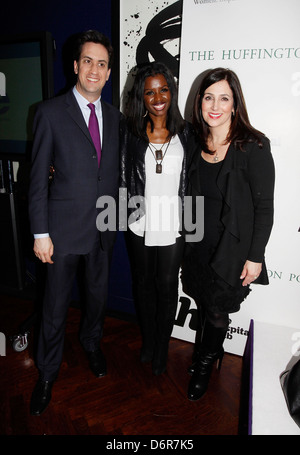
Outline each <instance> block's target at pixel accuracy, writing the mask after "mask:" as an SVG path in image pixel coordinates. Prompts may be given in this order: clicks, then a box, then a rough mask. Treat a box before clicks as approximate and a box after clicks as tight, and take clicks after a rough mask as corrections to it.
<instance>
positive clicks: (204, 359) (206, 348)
mask: <svg viewBox="0 0 300 455" xmlns="http://www.w3.org/2000/svg"><path fill="white" fill-rule="evenodd" d="M227 328H228V327H215V326H213V325H212V324H211V323H210V322H209V320H206V321H205V326H204V330H203V336H202V341H201V346H200V351H199V355H198V358H197V361H196V365H195V369H194V372H193V376H192V378H191V380H190V383H189V388H188V398H189V400H191V401H196V400H199V398H201V397H202V396H203V395H204V394H205V392H206V390H207V388H208V383H209V379H210V376H211V372H212V367H213V364H214V363H215V362H216V361H217V362H218V363H217V366H218V368H219V369H220V368H221V363H222V359H223V355H224V348H223V343H224V340H225V337H226V333H227Z"/></svg>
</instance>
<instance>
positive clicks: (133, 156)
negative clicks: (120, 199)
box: [121, 62, 192, 375]
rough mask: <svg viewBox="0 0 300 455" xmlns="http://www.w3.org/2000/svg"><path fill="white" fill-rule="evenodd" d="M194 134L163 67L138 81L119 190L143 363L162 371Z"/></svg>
mask: <svg viewBox="0 0 300 455" xmlns="http://www.w3.org/2000/svg"><path fill="white" fill-rule="evenodd" d="M190 141H192V134H191V130H190V126H189V124H187V123H186V122H185V121H184V120H183V118H182V116H181V114H180V111H179V109H178V105H177V87H176V82H175V79H174V77H173V75H172V73H171V72H170V70H169V69H168V68H167V67H166V66H165V65H164V64H162V63H156V62H153V63H148V64H146V65H144V66H142V67H141V68H140V69H139V70H138V72H137V74H136V77H135V82H134V86H133V88H132V90H131V93H130V96H129V101H128V105H127V112H126V127H125V128H124V136H123V141H122V153H121V186H122V187H123V188H126V189H127V197H128V201H129V202H128V206H129V207H130V208H131V211H132V213H130V215H129V222H128V225H129V226H128V227H129V229H128V238H129V254H130V255H131V257H132V263H133V282H134V284H135V285H136V286H135V289H136V303H137V315H138V318H139V323H140V328H141V334H142V350H141V361H142V362H152V370H153V373H154V374H156V375H159V374H162V373H163V372H164V371H165V370H166V365H167V357H168V346H169V340H170V336H171V334H172V329H173V325H174V321H175V316H176V309H177V302H178V274H179V268H180V264H181V259H182V254H183V247H184V238H183V236H182V235H181V222H182V219H183V217H182V212H183V205H184V196H185V195H186V186H187V183H186V173H187V162H188V161H187V150H188V149H190V147H191V145H188V142H190Z"/></svg>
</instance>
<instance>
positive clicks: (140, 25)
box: [120, 0, 300, 355]
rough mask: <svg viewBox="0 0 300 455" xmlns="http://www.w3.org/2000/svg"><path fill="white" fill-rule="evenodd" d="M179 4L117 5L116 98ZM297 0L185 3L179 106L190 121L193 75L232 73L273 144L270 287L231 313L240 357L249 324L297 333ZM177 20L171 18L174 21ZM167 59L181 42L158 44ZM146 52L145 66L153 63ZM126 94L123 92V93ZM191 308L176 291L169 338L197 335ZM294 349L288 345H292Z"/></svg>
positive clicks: (230, 341) (233, 343) (231, 340)
mask: <svg viewBox="0 0 300 455" xmlns="http://www.w3.org/2000/svg"><path fill="white" fill-rule="evenodd" d="M174 3H178V2H176V1H163V0H151V1H149V2H146V1H139V0H126V1H125V0H121V1H120V68H121V70H120V93H121V95H123V91H124V90H125V95H126V90H127V88H125V87H127V84H128V83H129V86H130V83H131V82H130V79H131V70H132V68H133V67H134V66H135V65H136V48H137V46H138V44H139V43H140V41H141V40H142V39H143V37H144V36H145V33H146V30H147V25H148V23H149V21H151V20H152V19H153V18H154V17H155V16H156V15H158V14H159V13H161V12H162V11H163V10H164V9H166V8H168V7H169V6H170V5H172V4H174ZM299 18H300V1H299V0H285V1H283V0H183V17H182V31H181V47H180V72H179V102H180V108H181V110H182V113H183V114H184V116H185V118H186V119H189V113H190V107H191V102H192V101H191V100H192V98H193V93H194V91H195V84H196V82H197V78H198V76H199V75H200V74H201V73H203V72H204V71H205V70H207V69H209V68H214V67H217V66H223V67H224V66H225V67H228V68H230V69H232V70H234V71H235V72H236V73H237V74H238V76H239V78H240V80H241V84H242V87H243V91H244V95H245V98H246V103H247V108H248V112H249V116H250V120H251V122H252V124H253V125H254V127H256V128H257V129H260V130H261V131H263V132H264V133H265V134H266V135H267V136H268V137H269V138H270V140H271V145H272V153H273V157H274V161H275V167H276V188H275V224H274V228H273V231H272V235H271V239H270V241H269V244H268V246H267V251H266V262H267V268H268V274H269V279H270V285H269V286H259V285H256V286H255V285H253V286H252V288H253V291H252V293H251V294H250V296H249V297H248V298H247V300H246V301H245V302H244V303H243V307H242V310H241V311H240V312H239V313H237V314H235V315H231V316H232V317H231V320H232V322H231V325H230V328H229V331H228V337H227V339H226V341H225V349H226V350H227V351H228V352H232V353H235V354H239V355H241V354H243V351H244V346H245V342H246V339H247V334H248V328H249V323H250V319H254V320H257V321H262V322H268V323H274V324H280V325H285V326H289V327H299V328H300V259H299V255H300V248H299V246H300V232H298V229H299V226H300V210H299V208H300V207H299V197H300V179H299V169H300V133H299V131H300V32H299ZM173 22H174V20H173ZM161 44H162V46H163V47H164V48H165V49H167V50H168V51H169V52H170V53H171V54H172V55H176V54H178V53H179V39H169V40H165V41H164V42H162V43H161ZM153 59H154V58H153V56H152V55H150V54H149V60H153ZM124 88H125V89H124ZM195 328H196V327H195V303H194V302H193V301H192V300H191V299H190V298H189V297H188V296H186V295H184V294H183V292H182V290H181V288H180V299H179V304H178V311H177V319H176V324H175V327H174V330H173V336H174V337H177V338H180V339H184V340H187V341H194V337H195ZM291 344H292V343H291Z"/></svg>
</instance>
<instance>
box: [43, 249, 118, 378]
mask: <svg viewBox="0 0 300 455" xmlns="http://www.w3.org/2000/svg"><path fill="white" fill-rule="evenodd" d="M111 253H112V249H111V250H109V251H103V250H102V249H101V247H100V242H97V245H95V247H94V248H93V250H92V251H91V252H89V253H88V254H83V255H74V254H59V253H54V255H53V257H52V259H53V262H54V263H53V264H47V279H46V287H45V297H44V302H43V311H42V320H41V327H40V334H39V341H38V347H37V367H38V369H39V373H40V378H41V379H42V380H43V381H54V380H55V379H56V377H57V375H58V372H59V368H60V365H61V362H62V358H63V348H64V337H65V326H66V321H67V314H68V308H69V304H70V300H71V295H72V289H73V286H74V282H75V279H76V274H77V270H78V265H79V260H80V258H81V257H83V259H84V266H85V297H86V298H85V302H84V303H85V305H84V308H83V321H82V326H81V330H80V341H81V344H82V346H83V348H84V349H85V351H94V350H95V349H98V348H99V344H100V339H101V338H102V332H103V323H104V316H105V310H106V305H107V294H108V279H109V269H110V262H111Z"/></svg>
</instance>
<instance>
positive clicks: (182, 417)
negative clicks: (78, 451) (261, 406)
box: [0, 295, 242, 436]
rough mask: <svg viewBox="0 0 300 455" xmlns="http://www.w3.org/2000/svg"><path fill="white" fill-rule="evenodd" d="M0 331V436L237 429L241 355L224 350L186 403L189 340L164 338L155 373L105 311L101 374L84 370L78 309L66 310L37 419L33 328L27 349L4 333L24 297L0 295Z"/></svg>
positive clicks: (26, 312)
mask: <svg viewBox="0 0 300 455" xmlns="http://www.w3.org/2000/svg"><path fill="white" fill-rule="evenodd" d="M0 299H1V300H0V332H2V333H4V334H5V336H6V356H2V357H1V358H0V362H1V375H0V434H2V435H12V436H13V435H81V436H83V435H107V436H112V435H119V436H121V435H152V436H153V435H157V436H163V435H168V436H176V435H177V436H179V435H181V436H184V435H191V436H192V435H238V434H239V415H240V394H241V379H242V359H241V357H239V356H235V355H231V354H228V353H226V354H225V356H224V359H223V363H222V368H221V371H220V372H219V371H217V370H214V371H213V374H212V378H211V382H210V385H209V390H208V392H207V393H206V395H205V396H204V397H203V398H202V399H201V400H199V401H197V402H190V401H189V400H188V399H187V396H186V392H187V387H188V382H189V375H188V374H187V367H188V365H189V363H190V359H191V355H192V350H193V346H192V344H191V343H188V342H185V341H182V340H177V339H174V338H172V339H171V342H170V350H169V362H168V368H167V372H166V373H164V374H163V375H161V376H159V377H156V376H153V374H152V372H151V366H150V365H148V364H142V363H140V361H139V350H140V335H139V328H138V326H137V324H136V323H135V322H134V321H125V320H121V319H119V318H115V317H111V316H108V317H107V318H106V322H105V328H104V337H103V341H102V349H103V351H104V353H105V356H106V359H107V364H108V375H107V376H105V377H103V378H100V379H97V378H95V377H93V375H92V373H91V372H90V370H89V369H88V363H87V359H86V357H85V354H84V352H83V351H82V348H81V346H80V343H79V340H78V327H79V323H80V316H81V312H80V309H78V308H72V307H71V308H70V309H69V315H68V321H67V327H66V336H65V349H64V358H63V363H62V366H61V370H60V374H59V377H58V380H57V381H56V383H55V385H54V388H53V392H52V400H51V403H50V405H49V407H48V408H47V410H46V411H45V413H44V414H43V415H42V416H40V417H33V416H31V415H30V413H29V402H30V396H31V392H32V389H33V387H34V385H35V382H36V380H37V370H36V367H35V364H34V346H35V337H34V327H33V328H32V330H31V332H30V334H29V343H28V347H27V348H26V349H25V350H24V351H22V352H16V351H15V350H14V349H13V348H12V344H11V342H10V341H9V337H10V336H13V335H16V334H17V333H18V328H19V326H20V324H22V323H23V321H24V320H26V318H28V317H30V315H31V314H32V312H33V310H34V308H33V303H32V301H31V300H30V299H29V300H23V299H20V298H16V297H12V296H5V295H1V296H0Z"/></svg>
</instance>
